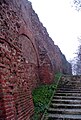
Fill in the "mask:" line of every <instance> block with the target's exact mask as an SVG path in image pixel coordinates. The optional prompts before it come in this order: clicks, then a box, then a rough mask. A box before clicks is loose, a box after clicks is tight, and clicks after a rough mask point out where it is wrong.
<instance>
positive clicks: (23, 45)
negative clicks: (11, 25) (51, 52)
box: [18, 35, 39, 88]
mask: <svg viewBox="0 0 81 120" xmlns="http://www.w3.org/2000/svg"><path fill="white" fill-rule="evenodd" d="M18 43H19V45H20V46H19V47H20V49H21V51H22V56H23V58H24V59H25V62H26V68H27V69H26V70H27V73H26V74H27V78H28V79H29V80H30V84H31V87H32V88H35V87H36V86H37V84H38V81H39V75H38V64H39V63H38V56H37V53H36V50H35V47H34V44H33V42H32V41H31V40H30V39H29V37H28V36H26V35H20V36H19V37H18Z"/></svg>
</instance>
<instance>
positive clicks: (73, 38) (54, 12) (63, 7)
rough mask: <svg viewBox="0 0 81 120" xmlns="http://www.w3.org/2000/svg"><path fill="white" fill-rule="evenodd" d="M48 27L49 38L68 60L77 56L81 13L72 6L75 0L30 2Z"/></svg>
mask: <svg viewBox="0 0 81 120" xmlns="http://www.w3.org/2000/svg"><path fill="white" fill-rule="evenodd" d="M29 1H31V2H32V6H33V9H34V10H35V12H36V13H37V14H38V17H39V19H40V21H41V22H42V23H43V25H44V26H45V27H46V29H47V31H48V33H49V36H50V37H51V38H52V40H53V41H54V43H55V44H56V45H58V46H59V48H60V49H61V51H62V53H63V54H64V55H65V56H66V59H67V60H71V59H73V58H74V57H75V56H76V54H75V53H76V50H77V47H78V45H79V42H78V39H77V38H78V37H81V12H77V11H76V10H75V8H74V7H71V6H72V1H73V0H29Z"/></svg>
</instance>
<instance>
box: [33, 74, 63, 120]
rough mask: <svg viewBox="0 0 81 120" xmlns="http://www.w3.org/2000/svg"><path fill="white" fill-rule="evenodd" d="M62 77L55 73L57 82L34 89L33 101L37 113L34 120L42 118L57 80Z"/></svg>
mask: <svg viewBox="0 0 81 120" xmlns="http://www.w3.org/2000/svg"><path fill="white" fill-rule="evenodd" d="M60 77H61V74H60V73H58V74H56V75H55V82H54V83H53V84H51V85H42V86H40V87H38V88H36V89H35V90H33V92H32V95H33V101H34V106H35V114H34V116H33V118H32V120H40V118H41V115H42V114H43V113H44V111H45V109H47V108H48V103H49V100H50V98H51V96H52V94H53V92H54V90H55V89H56V87H57V81H58V80H59V78H60Z"/></svg>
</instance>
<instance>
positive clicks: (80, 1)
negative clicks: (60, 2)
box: [73, 0, 81, 11]
mask: <svg viewBox="0 0 81 120" xmlns="http://www.w3.org/2000/svg"><path fill="white" fill-rule="evenodd" d="M73 4H74V5H73V6H74V7H75V8H76V10H77V11H80V10H81V0H73Z"/></svg>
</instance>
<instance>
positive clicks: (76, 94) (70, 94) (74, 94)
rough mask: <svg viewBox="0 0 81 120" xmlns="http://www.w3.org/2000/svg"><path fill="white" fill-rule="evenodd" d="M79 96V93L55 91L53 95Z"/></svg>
mask: <svg viewBox="0 0 81 120" xmlns="http://www.w3.org/2000/svg"><path fill="white" fill-rule="evenodd" d="M58 95H59V96H81V93H64V92H63V93H55V94H54V96H58Z"/></svg>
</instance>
